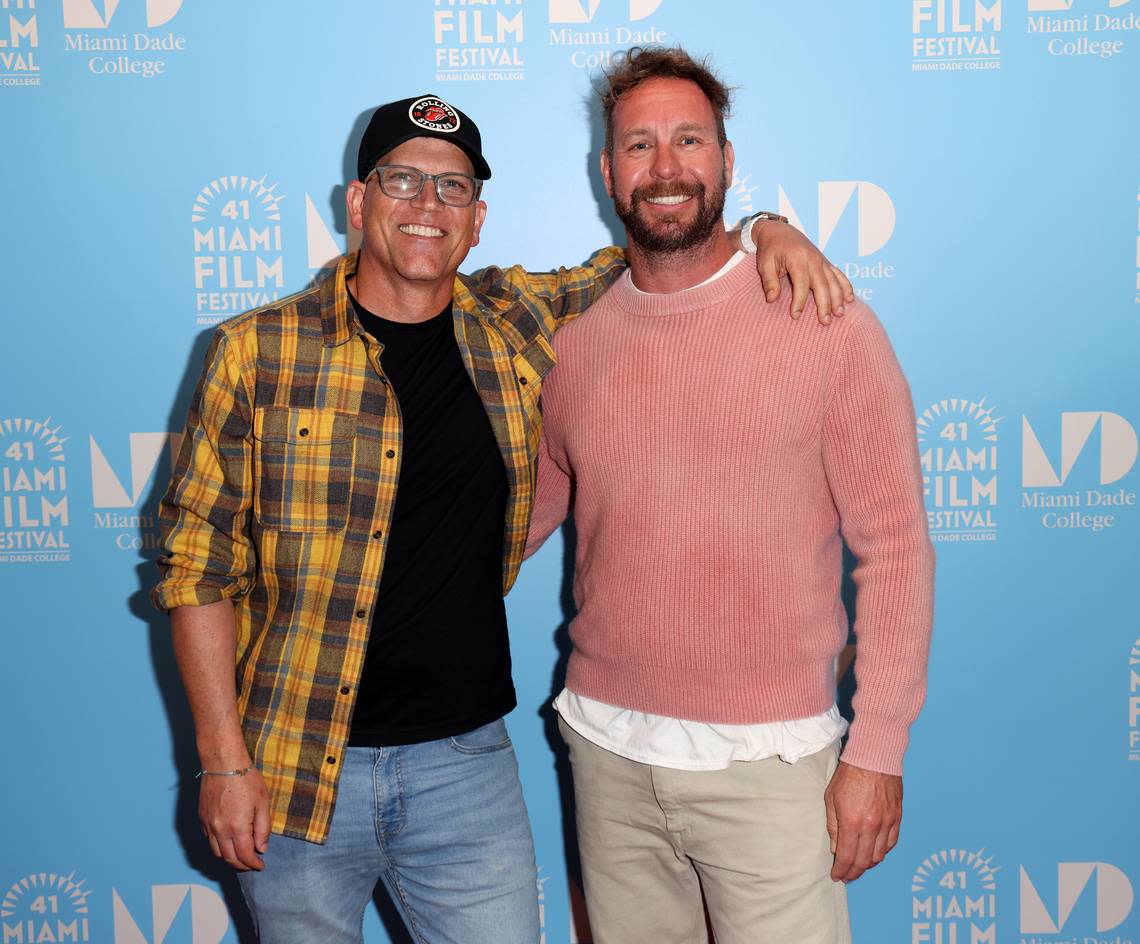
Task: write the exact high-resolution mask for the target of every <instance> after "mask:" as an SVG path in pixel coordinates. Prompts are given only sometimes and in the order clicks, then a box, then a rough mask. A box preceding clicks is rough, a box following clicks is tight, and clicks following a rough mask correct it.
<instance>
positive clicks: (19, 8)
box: [0, 0, 40, 88]
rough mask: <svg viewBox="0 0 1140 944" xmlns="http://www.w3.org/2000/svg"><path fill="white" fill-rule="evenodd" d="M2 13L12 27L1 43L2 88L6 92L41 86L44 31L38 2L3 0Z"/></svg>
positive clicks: (31, 0)
mask: <svg viewBox="0 0 1140 944" xmlns="http://www.w3.org/2000/svg"><path fill="white" fill-rule="evenodd" d="M0 10H3V11H4V12H5V13H6V14H7V16H6V19H7V23H8V35H7V36H5V37H4V38H3V39H0V85H3V86H4V87H5V88H10V87H15V86H36V85H39V84H40V74H39V73H40V67H39V64H38V63H37V62H36V50H37V49H39V47H40V30H39V21H38V20H37V19H36V12H35V10H36V0H0ZM2 28H3V26H2V24H0V29H2Z"/></svg>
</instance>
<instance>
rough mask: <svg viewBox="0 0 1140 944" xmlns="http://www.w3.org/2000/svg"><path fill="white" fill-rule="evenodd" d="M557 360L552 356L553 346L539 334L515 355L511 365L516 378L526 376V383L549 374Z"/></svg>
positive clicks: (538, 380) (533, 381)
mask: <svg viewBox="0 0 1140 944" xmlns="http://www.w3.org/2000/svg"><path fill="white" fill-rule="evenodd" d="M557 362H558V361H557V358H556V357H555V356H554V348H552V347H551V346H550V342H549V341H547V340H546V338H545V337H543V336H542V335H541V334H539V335H536V336H535V338H534V340H533V341H531V342H530V344H528V345H527V346H526V347H525V348H523V349H522V350H521V351H520V352H519V353H518V354H516V355H515V358H514V361H513V362H512V366H513V367H514V371H515V376H516V377H517V378H519V379H520V380H522V379H523V378H526V382H527V383H535V382H540V381H541V380H542V379H543V378H544V377H545V376H546V375H547V374H549V373H550V371H551V370H552V369H553V367H554V365H555V364H556V363H557Z"/></svg>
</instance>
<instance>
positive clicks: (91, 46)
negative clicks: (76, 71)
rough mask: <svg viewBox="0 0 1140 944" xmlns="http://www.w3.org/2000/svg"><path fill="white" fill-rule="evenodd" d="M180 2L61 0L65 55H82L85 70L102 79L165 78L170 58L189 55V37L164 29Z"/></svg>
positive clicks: (164, 0)
mask: <svg viewBox="0 0 1140 944" xmlns="http://www.w3.org/2000/svg"><path fill="white" fill-rule="evenodd" d="M182 2H183V0H63V28H64V30H66V33H65V35H64V38H63V48H64V51H65V52H67V53H73V54H76V55H78V56H79V57H80V58H81V59H83V60H84V61H85V64H86V70H87V71H88V72H89V73H91V74H92V75H97V76H100V77H114V78H139V79H153V78H155V77H157V76H160V75H165V74H166V70H167V66H168V65H169V63H170V59H171V57H172V56H179V55H181V54H182V53H184V52H185V51H186V37H185V36H179V35H177V34H176V33H174V32H173V31H172V30H170V29H168V28H166V24H167V23H169V22H170V21H171V20H173V19H174V17H175V16H177V14H178V11H179V10H180V9H181V8H182ZM124 11H126V12H124ZM144 12H145V19H144ZM144 25H145V28H143V27H144Z"/></svg>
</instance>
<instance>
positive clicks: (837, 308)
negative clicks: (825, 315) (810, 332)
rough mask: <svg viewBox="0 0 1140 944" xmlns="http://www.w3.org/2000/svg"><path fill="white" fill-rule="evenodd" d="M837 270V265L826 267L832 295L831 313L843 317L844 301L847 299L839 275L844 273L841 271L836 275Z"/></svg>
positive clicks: (829, 291)
mask: <svg viewBox="0 0 1140 944" xmlns="http://www.w3.org/2000/svg"><path fill="white" fill-rule="evenodd" d="M836 272H839V270H838V269H836V268H835V266H833V265H829V266H826V267H825V272H824V274H825V275H826V277H827V292H828V294H829V295H830V296H831V313H832V314H833V315H834V316H835V317H836V318H842V317H843V315H844V311H843V303H844V302H845V301H846V300H847V299H846V297H845V296H844V290H843V285H842V283H841V282H840V281H839V275H842V274H843V273H842V272H839V275H836Z"/></svg>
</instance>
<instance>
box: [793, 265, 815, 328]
mask: <svg viewBox="0 0 1140 944" xmlns="http://www.w3.org/2000/svg"><path fill="white" fill-rule="evenodd" d="M788 278H790V279H791V280H792V317H793V318H798V317H799V316H800V315H802V314H803V311H804V307H805V306H806V305H807V299H808V291H809V290H810V289H811V275H810V273H809V272H808V267H807V263H805V262H802V261H799V260H797V261H796V262H790V263H789V264H788Z"/></svg>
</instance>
